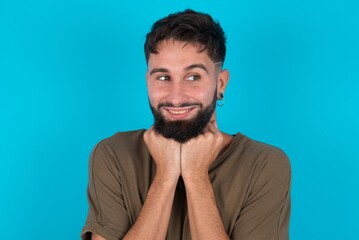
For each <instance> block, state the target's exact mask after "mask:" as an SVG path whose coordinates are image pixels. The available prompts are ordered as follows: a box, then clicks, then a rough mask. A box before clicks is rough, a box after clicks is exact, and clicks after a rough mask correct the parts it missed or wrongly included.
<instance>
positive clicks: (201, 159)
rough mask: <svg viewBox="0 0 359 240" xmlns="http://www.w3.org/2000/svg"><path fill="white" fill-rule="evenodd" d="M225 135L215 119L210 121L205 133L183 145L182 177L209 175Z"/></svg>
mask: <svg viewBox="0 0 359 240" xmlns="http://www.w3.org/2000/svg"><path fill="white" fill-rule="evenodd" d="M222 144H223V136H222V134H221V132H220V131H219V130H218V128H217V124H216V122H215V121H213V122H210V123H208V125H207V127H206V129H205V130H204V132H203V134H201V135H199V136H197V137H196V138H193V139H191V140H189V141H188V142H186V143H184V144H182V145H181V175H182V177H183V178H184V179H185V178H188V177H207V178H208V169H209V167H210V165H211V164H212V162H213V161H214V160H215V159H216V158H217V156H218V154H219V153H220V150H221V148H222Z"/></svg>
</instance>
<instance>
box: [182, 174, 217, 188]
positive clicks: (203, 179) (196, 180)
mask: <svg viewBox="0 0 359 240" xmlns="http://www.w3.org/2000/svg"><path fill="white" fill-rule="evenodd" d="M182 178H183V181H184V183H185V184H186V186H187V185H202V184H205V183H210V179H209V175H208V172H195V173H190V172H188V173H182Z"/></svg>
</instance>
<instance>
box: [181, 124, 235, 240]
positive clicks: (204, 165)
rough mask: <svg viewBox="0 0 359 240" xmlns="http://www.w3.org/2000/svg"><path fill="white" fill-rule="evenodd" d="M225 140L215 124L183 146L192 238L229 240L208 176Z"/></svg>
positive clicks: (182, 165) (184, 177) (182, 162)
mask: <svg viewBox="0 0 359 240" xmlns="http://www.w3.org/2000/svg"><path fill="white" fill-rule="evenodd" d="M222 144H223V137H222V134H221V133H220V132H219V131H218V129H217V128H216V127H215V125H214V124H213V123H209V124H208V127H207V130H206V132H205V133H204V134H203V135H200V136H198V137H197V138H195V139H193V140H190V141H189V142H187V143H185V144H183V145H182V146H181V174H182V177H183V180H184V183H185V186H186V193H187V204H188V215H189V223H190V229H191V236H192V239H194V240H197V239H206V240H207V239H216V240H219V239H229V237H228V235H227V233H226V231H225V229H224V226H223V223H222V219H221V216H220V214H219V211H218V208H217V206H216V199H215V196H214V193H213V189H212V184H211V182H210V179H209V176H208V169H209V166H210V165H211V163H212V162H213V161H214V160H215V159H216V157H217V156H218V154H219V152H220V150H221V148H222V146H223V145H222Z"/></svg>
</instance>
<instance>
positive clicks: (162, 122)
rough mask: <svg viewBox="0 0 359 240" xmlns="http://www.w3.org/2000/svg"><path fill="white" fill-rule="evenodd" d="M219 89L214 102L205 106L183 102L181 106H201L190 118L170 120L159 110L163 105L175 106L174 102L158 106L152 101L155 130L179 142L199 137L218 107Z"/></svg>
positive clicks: (215, 93)
mask: <svg viewBox="0 0 359 240" xmlns="http://www.w3.org/2000/svg"><path fill="white" fill-rule="evenodd" d="M216 96H217V91H215V92H214V97H213V100H212V102H211V103H210V104H209V105H208V106H206V107H203V104H200V103H183V104H181V105H180V107H187V106H196V105H197V106H199V107H200V110H199V112H198V113H197V115H196V116H194V117H193V118H191V119H188V120H175V121H168V120H166V119H165V117H164V116H163V115H162V113H161V111H160V110H159V109H160V108H161V107H174V105H173V104H172V103H160V104H159V105H158V106H157V108H155V107H153V106H152V105H151V103H150V108H151V111H152V114H153V117H154V121H155V122H154V125H153V127H154V130H155V131H156V132H157V133H159V134H161V135H162V136H164V137H165V138H169V139H173V140H175V141H177V142H179V143H185V142H187V141H188V140H190V139H192V138H194V137H197V136H198V135H199V134H201V133H203V130H204V129H205V127H206V126H207V124H208V123H209V121H210V119H211V117H212V115H213V112H214V110H215V109H216V100H217V97H216Z"/></svg>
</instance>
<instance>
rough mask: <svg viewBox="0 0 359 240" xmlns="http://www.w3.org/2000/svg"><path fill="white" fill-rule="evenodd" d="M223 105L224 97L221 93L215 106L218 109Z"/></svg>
mask: <svg viewBox="0 0 359 240" xmlns="http://www.w3.org/2000/svg"><path fill="white" fill-rule="evenodd" d="M223 105H224V95H223V93H221V92H220V93H219V97H217V106H218V107H223Z"/></svg>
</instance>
